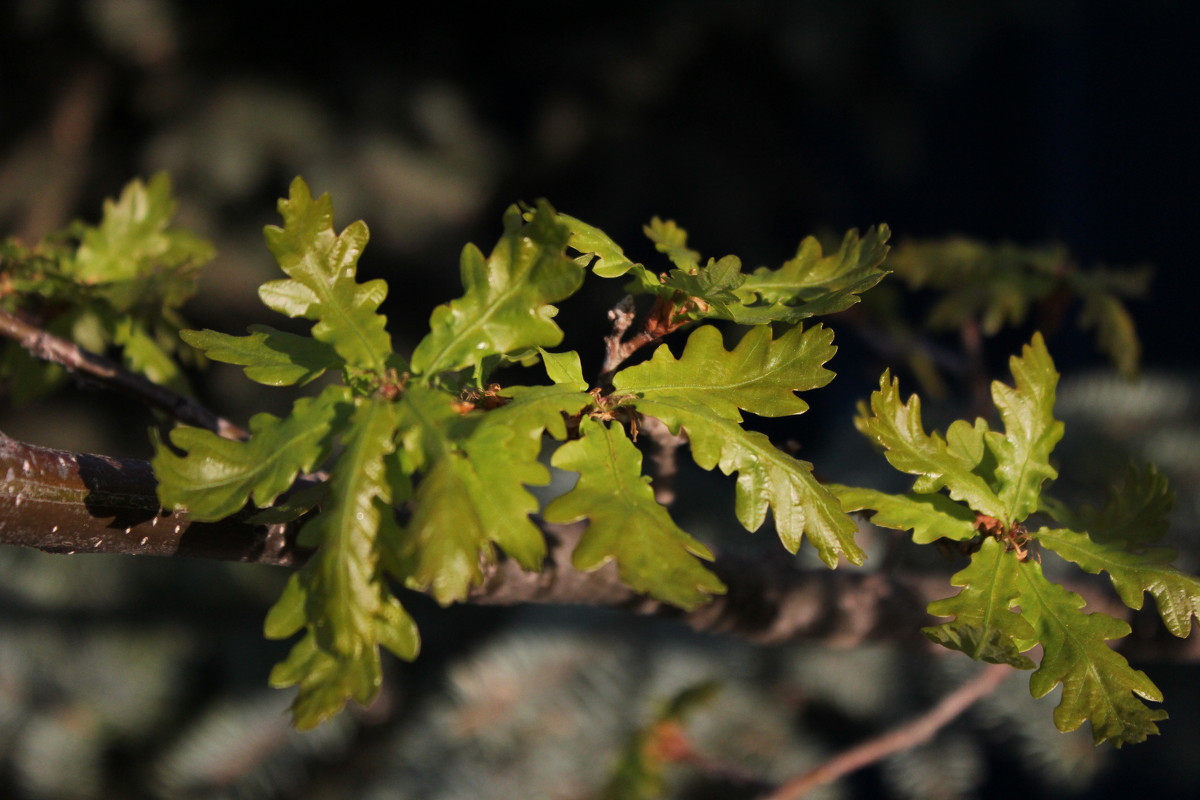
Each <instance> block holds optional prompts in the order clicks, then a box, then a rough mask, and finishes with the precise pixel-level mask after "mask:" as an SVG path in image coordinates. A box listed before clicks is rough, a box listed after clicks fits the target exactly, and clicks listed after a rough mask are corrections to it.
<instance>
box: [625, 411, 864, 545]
mask: <svg viewBox="0 0 1200 800" xmlns="http://www.w3.org/2000/svg"><path fill="white" fill-rule="evenodd" d="M636 402H637V409H638V411H640V412H641V413H644V414H648V415H650V416H652V417H656V418H658V419H660V420H662V421H663V422H664V423H666V424H667V426H668V427H669V428H670V430H671V432H672V433H679V431H680V430H681V429H682V430H685V431H686V432H687V436H688V440H689V442H690V443H691V450H692V458H693V459H694V460H695V462H696V464H697V465H698V466H699V467H700V468H701V469H706V470H711V469H713V468H714V467H718V466H719V467H720V468H721V472H723V473H724V474H726V475H732V474H733V473H735V472H736V473H738V479H737V486H736V491H735V500H734V512H735V513H736V514H737V518H738V521H739V522H741V523H742V526H743V527H745V528H746V530H748V531H756V530H758V529H759V528H760V527H762V524H763V523H764V522H765V521H766V517H767V511H768V509H769V510H770V511H771V512H772V513H773V514H774V517H775V531H776V533H777V534H778V535H779V539H780V541H781V542H783V546H784V547H786V548H787V549H788V551H789V552H792V553H794V552H796V550H798V549H799V547H800V542H801V539H802V537H803V536H807V537H808V540H809V542H810V543H811V544H812V545H813V546H814V547H816V548H817V553H818V554H819V555H820V557H821V560H822V561H824V562H825V563H826V564H827V565H828V566H830V567H835V566H837V563H838V559H839V558H845V559H846V560H847V561H849V562H850V563H851V564H862V563H863V561H864V560H865V559H866V557H867V556H866V553H864V552H863V550H862V548H860V547H859V546H858V544H857V543H855V541H854V533H855V532H856V531H857V530H858V526H857V525H855V524H854V520H852V519H851V518H850V517H849V516H848V515H846V514H845V512H843V511H842V507H841V505H840V504H839V503H838V501H837V498H836V497H834V496H833V495H832V494H830V493H829V490H828V489H826V488H825V487H824V486H822V485H821V484H819V483H817V480H816V478H814V477H813V474H812V464H810V463H808V462H807V461H801V460H799V459H796V458H793V457H791V456H789V455H788V454H787V453H784V452H783V451H781V450H779V449H778V448H777V447H775V445H774V444H772V443H771V440H770V439H768V438H767V437H766V436H764V435H763V434H761V433H758V432H755V431H747V430H745V429H743V428H742V427H741V426H740V425H739V424H738V423H737V422H736V421H734V420H731V419H727V418H725V417H722V416H720V415H719V414H716V413H714V412H713V411H712V409H710V408H708V407H707V406H706V405H704V404H703V402H702V401H697V400H694V399H691V398H683V397H679V396H670V397H667V396H664V397H660V398H655V399H653V400H651V399H641V400H637V401H636Z"/></svg>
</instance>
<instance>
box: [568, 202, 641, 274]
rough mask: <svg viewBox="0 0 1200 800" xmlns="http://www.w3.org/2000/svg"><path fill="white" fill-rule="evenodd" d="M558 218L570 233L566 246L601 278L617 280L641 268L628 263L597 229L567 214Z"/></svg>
mask: <svg viewBox="0 0 1200 800" xmlns="http://www.w3.org/2000/svg"><path fill="white" fill-rule="evenodd" d="M558 218H559V220H561V221H562V222H563V223H564V224H565V225H566V226H567V228H568V229H569V230H570V231H571V237H570V239H568V240H567V246H568V247H570V248H571V249H572V250H575V251H577V252H579V253H582V254H583V256H584V257H585V258H586V259H587V264H588V265H589V266H590V267H591V269H592V272H594V273H595V274H596V275H598V276H600V277H601V278H619V277H621V276H622V275H624V274H625V273H627V272H629V271H630V270H631V269H634V268H637V267H641V265H640V264H636V263H634V262H632V261H630V260H629V258H628V257H627V256H626V255H625V251H624V250H622V249H621V246H620V245H618V244H617V243H616V242H614V241H613V240H612V239H610V238H609V236H608V234H607V233H605V232H604V231H602V230H600V229H599V228H597V227H594V226H592V225H588V224H587V223H586V222H583V221H581V220H578V219H576V218H575V217H572V216H569V215H567V214H559V215H558ZM642 269H643V270H644V269H645V268H644V267H642Z"/></svg>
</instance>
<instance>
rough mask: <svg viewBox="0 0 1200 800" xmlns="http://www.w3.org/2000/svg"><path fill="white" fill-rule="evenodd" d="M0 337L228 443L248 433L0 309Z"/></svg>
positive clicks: (203, 408) (36, 355)
mask: <svg viewBox="0 0 1200 800" xmlns="http://www.w3.org/2000/svg"><path fill="white" fill-rule="evenodd" d="M0 336H4V337H7V338H9V339H12V340H13V341H14V342H16V343H17V344H19V345H21V346H22V347H24V348H25V349H26V350H28V351H29V352H30V353H31V354H32V355H33V356H34V357H35V358H40V359H42V360H43V361H52V362H54V363H56V364H61V365H62V366H64V367H66V368H67V369H68V370H70V371H71V372H74V373H78V374H80V375H84V376H86V377H88V378H92V379H94V380H96V381H99V382H100V383H103V384H105V385H107V386H111V387H112V388H114V389H116V390H117V391H120V392H124V393H125V394H126V395H128V396H130V397H132V398H134V399H136V400H141V401H143V402H145V403H146V404H147V405H150V406H152V407H154V408H157V409H159V410H160V411H164V412H166V413H167V414H169V415H171V416H172V417H174V418H175V419H177V420H179V421H180V422H184V423H187V424H188V425H195V426H196V427H199V428H206V429H208V430H210V431H212V432H214V433H216V434H218V435H220V436H224V437H226V438H229V439H245V438H246V437H247V435H248V434H247V433H246V432H245V431H244V430H242V429H241V428H240V427H238V426H237V425H235V424H233V423H232V422H230V421H229V420H227V419H224V418H222V417H219V416H217V415H216V414H214V413H213V412H211V411H209V410H208V409H207V408H205V407H204V406H202V405H200V404H199V403H197V402H196V401H195V400H192V399H191V398H189V397H184V396H183V395H179V394H176V393H175V392H172V391H171V390H170V389H167V388H165V387H163V386H159V385H158V384H156V383H152V382H151V381H149V380H147V379H146V378H144V377H142V376H141V375H138V374H137V373H135V372H130V371H129V370H127V369H125V368H124V367H122V366H121V365H120V364H118V363H116V362H114V361H111V360H109V359H107V358H105V357H104V356H101V355H97V354H96V353H91V352H88V351H87V350H84V349H83V348H81V347H79V346H77V345H75V344H73V343H72V342H68V341H67V340H66V339H61V338H59V337H57V336H55V335H54V334H52V333H49V332H47V331H44V330H42V329H41V328H39V327H37V326H35V325H30V324H29V323H28V322H26V321H24V320H23V319H21V318H20V317H17V316H14V315H12V314H10V313H8V312H7V311H4V310H3V309H0Z"/></svg>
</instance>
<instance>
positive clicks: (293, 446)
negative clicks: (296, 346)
mask: <svg viewBox="0 0 1200 800" xmlns="http://www.w3.org/2000/svg"><path fill="white" fill-rule="evenodd" d="M348 402H349V392H348V391H347V390H346V389H345V388H344V387H341V386H329V387H326V388H325V390H324V391H322V392H321V394H320V395H318V396H317V397H304V398H301V399H299V400H297V401H296V402H295V404H294V405H293V406H292V412H291V413H290V414H288V416H286V417H284V418H283V419H280V418H279V417H276V416H274V415H272V414H267V413H261V414H255V415H254V416H253V417H251V418H250V440H249V441H247V442H238V441H233V440H231V439H224V438H222V437H220V436H217V435H216V434H215V433H212V432H211V431H206V430H203V429H201V428H191V427H179V428H176V429H174V430H173V431H171V434H170V438H171V444H172V445H173V446H174V447H176V448H178V449H179V450H182V451H184V452H185V453H186V455H185V456H180V455H177V454H176V453H174V452H172V450H171V449H170V448H168V447H166V446H164V445H163V444H162V443H161V442H160V443H158V446H157V448H156V449H157V452H156V454H155V456H154V460H153V462H152V465H153V467H154V474H155V476H157V478H158V482H159V483H158V496H159V500H160V501H161V502H162V504H163V506H164V507H166V508H186V509H187V510H188V513H189V514H190V515H191V516H192V518H193V519H197V520H201V521H211V520H218V519H223V518H224V517H228V516H229V515H231V514H234V513H236V512H238V511H240V510H241V509H242V507H243V506H245V505H246V502H247V501H248V500H253V502H254V504H255V505H256V506H258V507H260V508H262V507H264V506H269V505H271V503H273V502H274V501H275V498H277V497H278V496H279V495H280V494H282V493H283V492H285V491H286V490H287V489H288V488H289V487H291V485H292V483H293V482H294V481H295V479H296V476H297V475H299V474H300V473H303V472H308V471H311V470H312V469H313V468H315V467H316V466H317V465H318V464H320V463H321V461H323V460H324V459H325V457H326V456H327V455H328V453H329V447H330V442H331V440H332V437H333V436H334V435H335V434H336V433H337V431H338V429H339V428H340V427H341V426H342V425H343V424H344V423H343V421H342V419H341V418H342V416H343V415H344V411H345V408H346V404H347V403H348Z"/></svg>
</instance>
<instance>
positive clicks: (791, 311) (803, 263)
mask: <svg viewBox="0 0 1200 800" xmlns="http://www.w3.org/2000/svg"><path fill="white" fill-rule="evenodd" d="M890 236H891V231H890V230H889V229H888V227H887V226H886V225H878V226H876V227H873V228H870V229H869V230H868V231H867V233H866V235H865V236H862V237H860V236H859V233H858V231H856V230H850V231H848V232H847V233H846V235H845V237H844V238H843V239H842V244H841V246H840V247H839V248H838V249H837V250H836V251H835V252H833V253H830V254H829V255H824V254H823V252H822V248H821V244H820V242H818V241H817V239H816V238H814V237H812V236H809V237H807V238H805V239H804V240H803V241H802V242H801V243H800V247H799V248H798V249H797V251H796V255H795V256H794V257H792V258H791V259H790V260H788V261H786V262H784V264H783V266H781V267H780V268H779V269H775V270H772V269H768V268H767V267H760V268H758V269H756V270H755V271H754V272H753V273H751V274H750V275H748V276H747V277H746V280H745V281H744V282H743V283H742V284H741V286H740V287H739V288H738V289H737V290H736V291H737V295H738V298H739V299H740V301H741V305H742V306H743V308H742V309H741V310H740V311H739V314H738V317H736V318H734V321H735V322H740V323H742V324H753V323H758V322H768V321H782V322H798V321H799V320H801V319H806V318H808V317H812V316H816V315H819V314H833V313H836V312H838V311H844V310H846V309H847V308H849V307H850V306H852V305H854V304H855V303H857V302H858V300H859V298H858V295H859V294H861V293H862V292H865V291H866V290H867V289H870V288H871V287H872V286H874V285H875V284H877V283H879V281H881V280H883V277H884V276H885V275H887V271H886V270H884V269H882V268H881V267H880V265H881V264H882V263H883V260H884V258H886V257H887V253H888V247H887V240H888V237H890Z"/></svg>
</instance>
